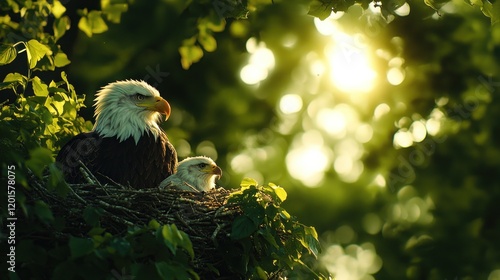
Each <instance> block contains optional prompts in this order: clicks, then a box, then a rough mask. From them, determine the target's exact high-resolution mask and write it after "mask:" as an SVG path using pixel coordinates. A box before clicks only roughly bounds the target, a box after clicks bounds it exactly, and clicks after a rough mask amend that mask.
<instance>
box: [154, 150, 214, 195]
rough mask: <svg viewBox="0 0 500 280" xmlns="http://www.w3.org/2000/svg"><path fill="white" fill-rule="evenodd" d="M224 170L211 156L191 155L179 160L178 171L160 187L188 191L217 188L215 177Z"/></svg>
mask: <svg viewBox="0 0 500 280" xmlns="http://www.w3.org/2000/svg"><path fill="white" fill-rule="evenodd" d="M221 176H222V170H221V169H220V167H218V166H217V164H215V162H214V161H213V160H212V159H211V158H209V157H202V156H200V157H190V158H186V159H185V160H183V161H181V162H179V166H178V168H177V173H175V174H173V175H172V176H170V177H168V178H167V179H165V180H163V182H161V184H160V186H159V188H160V189H165V188H171V187H177V188H179V189H181V190H186V191H196V192H202V191H208V190H210V189H213V188H215V179H218V178H220V177H221Z"/></svg>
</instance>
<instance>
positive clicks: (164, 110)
mask: <svg viewBox="0 0 500 280" xmlns="http://www.w3.org/2000/svg"><path fill="white" fill-rule="evenodd" d="M137 105H138V106H141V107H144V108H146V109H148V110H151V111H156V112H159V113H161V114H163V115H165V120H168V117H170V110H171V109H170V104H168V102H167V101H166V100H165V99H163V98H162V97H161V96H155V97H154V98H153V99H150V100H147V101H144V102H142V103H138V104H137Z"/></svg>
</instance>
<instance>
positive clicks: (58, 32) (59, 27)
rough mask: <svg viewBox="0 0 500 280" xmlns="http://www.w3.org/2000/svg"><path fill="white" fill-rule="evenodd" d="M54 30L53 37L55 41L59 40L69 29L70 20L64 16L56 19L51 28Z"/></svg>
mask: <svg viewBox="0 0 500 280" xmlns="http://www.w3.org/2000/svg"><path fill="white" fill-rule="evenodd" d="M52 28H53V29H54V37H55V40H56V41H57V40H59V39H60V38H61V37H62V36H64V34H65V33H66V31H67V30H69V28H70V20H69V17H67V16H64V17H60V18H57V19H56V20H54V24H53V26H52Z"/></svg>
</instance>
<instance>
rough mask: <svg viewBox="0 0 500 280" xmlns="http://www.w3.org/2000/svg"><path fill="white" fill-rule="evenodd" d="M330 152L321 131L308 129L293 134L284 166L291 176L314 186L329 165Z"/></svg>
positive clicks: (309, 185) (318, 182)
mask: <svg viewBox="0 0 500 280" xmlns="http://www.w3.org/2000/svg"><path fill="white" fill-rule="evenodd" d="M331 153H332V152H331V150H330V149H328V148H327V147H325V146H324V140H323V137H322V136H321V133H320V132H319V131H316V130H310V131H308V132H306V133H303V134H301V135H296V136H295V139H294V144H293V147H292V149H291V150H290V151H289V152H288V154H287V156H286V167H287V169H288V172H289V173H290V175H291V176H292V177H293V178H295V179H297V180H300V181H301V182H302V183H303V184H304V185H306V186H308V187H315V186H317V185H318V184H320V183H321V181H322V180H323V177H324V175H325V174H324V173H325V171H326V170H328V169H329V167H330V164H331Z"/></svg>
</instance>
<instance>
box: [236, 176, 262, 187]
mask: <svg viewBox="0 0 500 280" xmlns="http://www.w3.org/2000/svg"><path fill="white" fill-rule="evenodd" d="M258 185H259V183H257V181H255V179H252V178H248V177H245V178H243V180H242V181H241V183H240V186H241V188H242V190H243V189H248V188H249V187H250V186H258Z"/></svg>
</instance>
